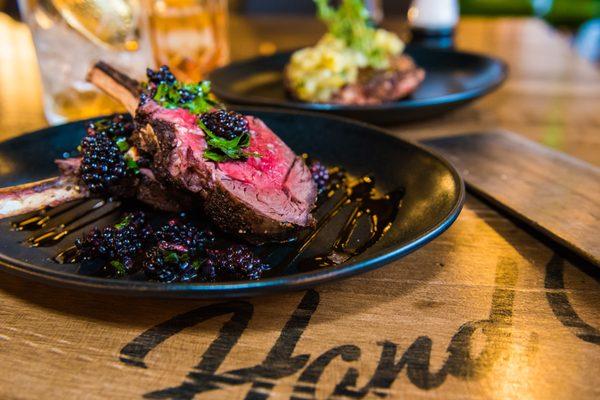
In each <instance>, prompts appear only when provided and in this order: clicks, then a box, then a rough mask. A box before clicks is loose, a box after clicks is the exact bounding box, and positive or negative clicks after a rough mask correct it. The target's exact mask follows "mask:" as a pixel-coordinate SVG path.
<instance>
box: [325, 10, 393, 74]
mask: <svg viewBox="0 0 600 400" xmlns="http://www.w3.org/2000/svg"><path fill="white" fill-rule="evenodd" d="M314 2H315V4H316V6H317V15H318V17H319V19H321V20H322V21H323V22H324V23H325V25H327V29H328V31H329V33H330V34H332V35H333V36H335V37H336V38H338V39H340V40H343V41H344V42H345V43H346V45H347V46H348V47H351V48H353V49H355V50H357V51H360V52H361V53H363V54H364V55H365V56H366V57H367V59H368V60H369V65H370V66H372V67H379V66H381V65H382V64H383V63H385V61H386V55H385V54H384V53H383V52H382V50H381V49H378V48H376V47H375V46H373V41H374V39H375V33H376V31H377V30H376V28H375V27H374V25H373V21H372V20H371V16H370V15H369V11H368V10H367V8H366V7H365V4H364V2H363V0H342V2H341V4H340V6H339V7H338V8H337V9H335V8H333V7H331V6H330V5H329V0H314Z"/></svg>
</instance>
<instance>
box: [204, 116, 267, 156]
mask: <svg viewBox="0 0 600 400" xmlns="http://www.w3.org/2000/svg"><path fill="white" fill-rule="evenodd" d="M198 126H199V127H200V128H201V129H202V130H203V131H204V133H205V134H206V144H207V145H208V148H207V149H206V150H205V151H204V158H206V159H207V160H210V161H215V162H222V161H227V160H241V159H246V158H248V156H252V157H260V154H258V153H256V152H253V153H248V152H246V151H244V149H245V148H247V147H248V146H250V135H249V134H248V133H244V134H242V135H240V136H237V137H235V138H234V139H231V140H227V139H225V138H222V137H219V136H217V135H215V134H214V133H212V132H211V130H210V129H208V128H207V127H206V125H205V124H204V123H203V122H202V121H201V120H198Z"/></svg>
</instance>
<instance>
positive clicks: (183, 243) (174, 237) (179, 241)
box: [155, 220, 215, 257]
mask: <svg viewBox="0 0 600 400" xmlns="http://www.w3.org/2000/svg"><path fill="white" fill-rule="evenodd" d="M155 238H156V241H157V243H158V246H159V247H160V248H161V249H163V250H171V251H179V252H188V253H189V255H190V256H191V257H193V256H196V255H197V254H200V253H202V252H203V251H204V250H205V248H206V246H207V245H210V244H211V243H213V241H214V239H215V238H214V234H213V232H212V231H210V230H208V229H205V230H200V229H198V228H197V227H196V226H194V225H193V224H191V223H183V222H181V221H178V220H171V221H169V222H168V223H167V224H166V225H164V226H162V227H161V228H160V229H158V230H157V231H156V234H155Z"/></svg>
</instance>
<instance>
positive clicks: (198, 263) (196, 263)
mask: <svg viewBox="0 0 600 400" xmlns="http://www.w3.org/2000/svg"><path fill="white" fill-rule="evenodd" d="M201 266H202V261H201V260H194V262H192V267H193V268H194V269H195V270H198V269H200V267H201Z"/></svg>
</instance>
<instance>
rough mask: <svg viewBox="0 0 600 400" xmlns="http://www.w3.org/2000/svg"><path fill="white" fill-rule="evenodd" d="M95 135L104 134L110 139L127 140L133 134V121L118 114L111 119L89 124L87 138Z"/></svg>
mask: <svg viewBox="0 0 600 400" xmlns="http://www.w3.org/2000/svg"><path fill="white" fill-rule="evenodd" d="M97 133H104V134H106V136H108V137H109V138H110V139H116V138H119V137H125V138H128V137H129V136H131V134H132V133H133V120H132V119H131V117H130V116H126V115H123V114H118V115H115V116H114V117H112V118H105V119H101V120H98V121H96V122H90V123H89V124H88V126H87V134H88V136H93V135H95V134H97Z"/></svg>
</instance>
